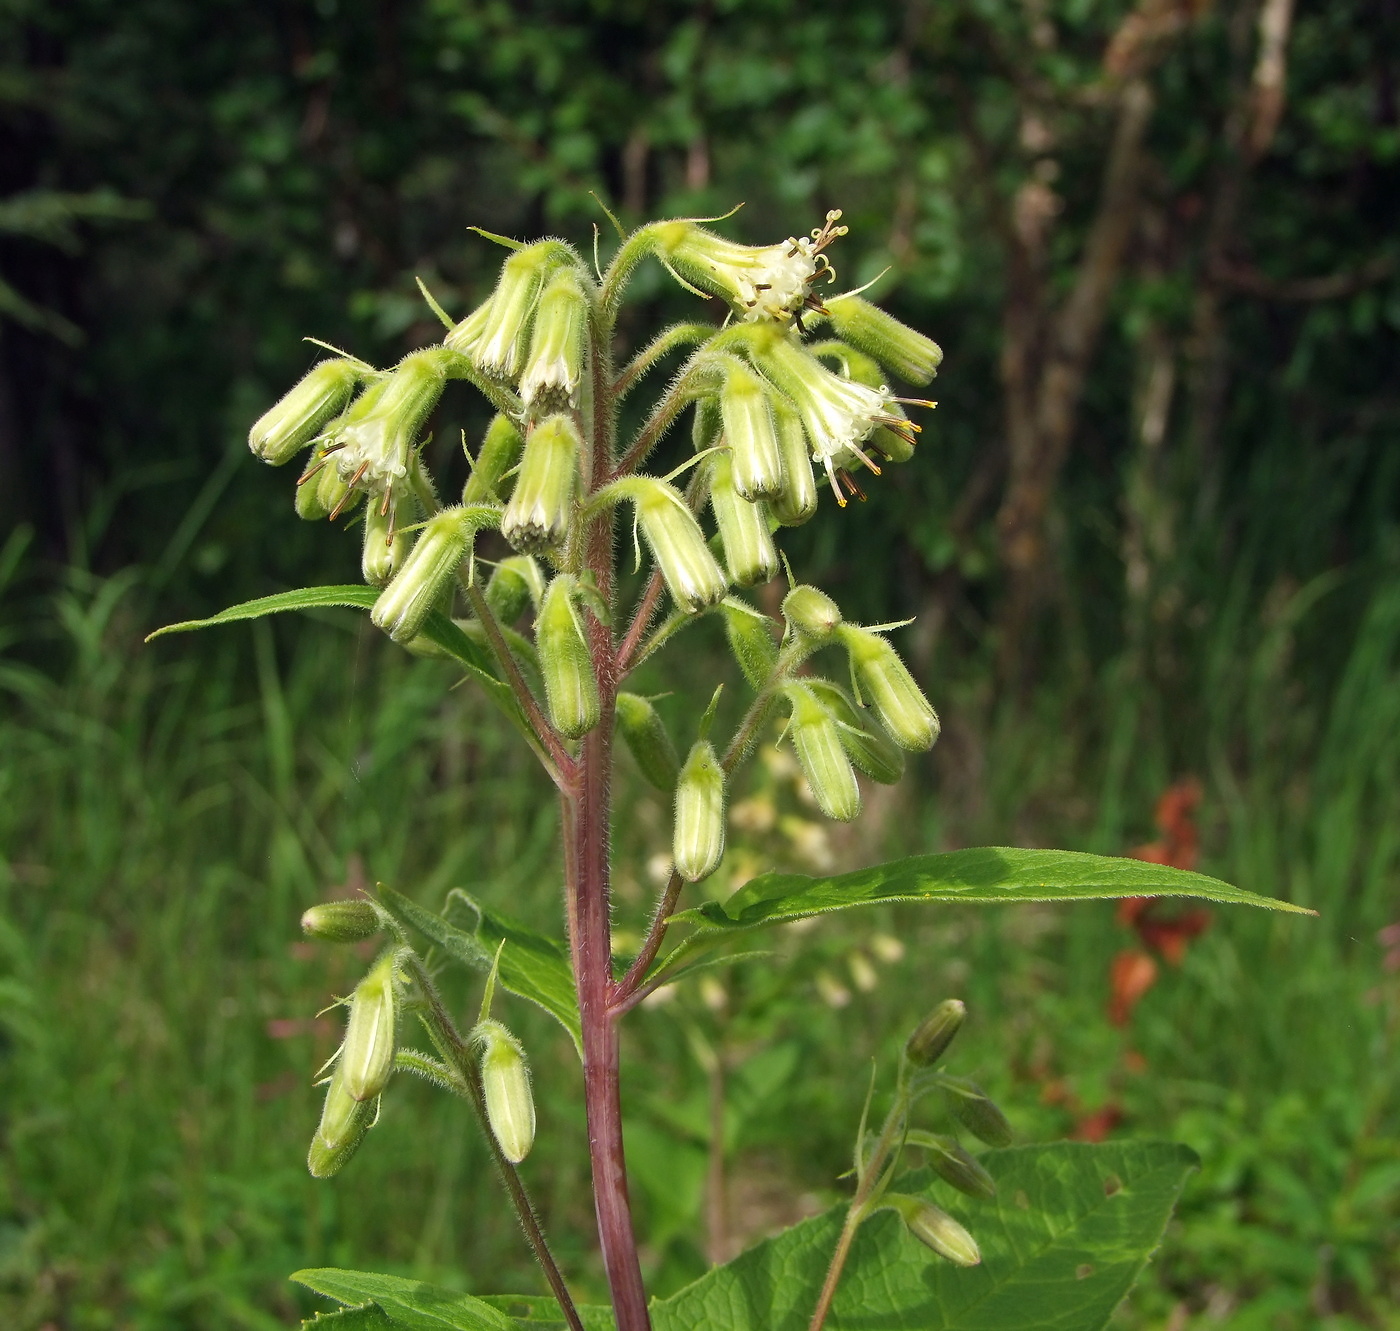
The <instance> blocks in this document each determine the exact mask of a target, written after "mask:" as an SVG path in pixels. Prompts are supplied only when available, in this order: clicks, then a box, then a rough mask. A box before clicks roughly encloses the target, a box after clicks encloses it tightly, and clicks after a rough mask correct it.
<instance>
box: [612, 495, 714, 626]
mask: <svg viewBox="0 0 1400 1331" xmlns="http://www.w3.org/2000/svg"><path fill="white" fill-rule="evenodd" d="M622 484H623V485H625V486H626V494H627V496H628V497H629V498H630V499H631V500H632V501H633V503H634V504H635V505H636V509H637V522H638V525H639V526H640V527H641V529H642V535H643V536H644V537H645V538H646V543H647V547H648V548H649V549H650V550H651V554H652V558H653V559H654V560H655V561H656V567H657V568H658V569H660V570H661V576H662V578H663V579H665V582H666V589H667V591H669V592H670V593H671V597H672V599H673V600H674V601H675V603H676V604H677V605H678V606H679V607H680V608H681V609H682V610H684V611H685V612H686V614H694V613H695V612H696V611H697V610H703V609H705V607H706V606H710V605H718V604H719V602H720V601H722V600H724V596H725V593H726V592H727V591H728V590H729V584H728V583H727V582H726V581H725V577H724V570H723V569H721V568H720V566H719V564H718V563H717V562H716V561H715V557H714V555H712V554H711V553H710V547H709V546H708V545H707V544H706V543H705V534H704V532H702V531H701V530H700V524H699V523H698V522H696V520H695V515H694V514H693V513H692V512H691V511H690V509H689V508H688V507H687V506H686V502H685V500H684V498H682V496H681V493H680V491H679V490H677V489H676V488H675V487H674V486H671V485H668V484H667V483H666V482H665V481H659V480H657V479H655V477H651V476H632V477H629V478H628V479H627V480H626V481H625V482H623V483H622Z"/></svg>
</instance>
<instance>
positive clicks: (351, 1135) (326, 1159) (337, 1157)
mask: <svg viewBox="0 0 1400 1331" xmlns="http://www.w3.org/2000/svg"><path fill="white" fill-rule="evenodd" d="M378 1112H379V1106H378V1104H377V1103H376V1102H375V1101H373V1100H368V1101H365V1100H356V1099H354V1098H353V1097H352V1096H351V1095H350V1093H349V1092H348V1091H347V1090H346V1089H345V1081H344V1078H343V1077H342V1076H341V1075H340V1069H339V1068H337V1069H336V1070H335V1072H334V1074H333V1075H332V1076H331V1080H330V1084H329V1085H328V1086H327V1087H326V1102H325V1104H324V1105H323V1106H322V1107H321V1121H320V1123H319V1124H318V1125H317V1127H316V1132H315V1134H314V1135H313V1136H312V1138H311V1149H310V1150H309V1151H308V1152H307V1154H306V1167H307V1168H308V1169H309V1170H310V1171H311V1177H312V1178H330V1177H331V1175H332V1174H335V1173H338V1172H339V1171H340V1170H341V1169H342V1168H344V1166H345V1165H346V1164H348V1163H349V1161H350V1157H351V1156H353V1155H354V1154H355V1152H356V1151H357V1150H358V1149H359V1146H360V1142H361V1141H362V1140H363V1139H364V1135H365V1133H366V1132H368V1131H369V1130H370V1128H371V1127H372V1126H373V1125H374V1120H375V1118H376V1117H377V1115H378Z"/></svg>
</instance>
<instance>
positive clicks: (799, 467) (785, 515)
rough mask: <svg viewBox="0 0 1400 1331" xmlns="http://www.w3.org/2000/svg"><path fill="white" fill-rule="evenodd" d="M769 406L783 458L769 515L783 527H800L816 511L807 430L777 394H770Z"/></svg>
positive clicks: (815, 496) (793, 410)
mask: <svg viewBox="0 0 1400 1331" xmlns="http://www.w3.org/2000/svg"><path fill="white" fill-rule="evenodd" d="M770 405H771V406H772V408H773V424H774V426H775V428H776V429H777V432H778V452H779V454H780V456H781V457H782V460H783V488H782V490H781V491H780V492H779V493H778V494H777V495H776V496H775V497H774V498H773V500H772V501H771V507H772V510H773V516H774V517H775V518H777V519H778V521H779V522H781V523H782V524H783V526H784V527H800V526H801V525H802V524H803V523H804V522H806V521H807V520H808V519H809V518H810V517H812V515H813V514H814V513H816V511H817V479H816V477H815V476H814V475H813V474H812V456H811V453H810V451H809V450H808V447H807V431H806V430H804V429H803V428H802V417H801V416H799V415H798V413H797V408H796V407H794V406H793V405H792V403H791V402H789V401H788V400H787V399H786V398H785V397H783V396H782V395H781V394H778V393H775V394H773V396H772V398H771V400H770Z"/></svg>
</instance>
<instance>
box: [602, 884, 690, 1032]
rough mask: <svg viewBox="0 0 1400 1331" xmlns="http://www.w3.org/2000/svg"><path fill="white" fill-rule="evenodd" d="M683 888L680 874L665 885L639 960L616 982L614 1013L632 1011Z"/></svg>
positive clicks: (638, 954) (638, 955)
mask: <svg viewBox="0 0 1400 1331" xmlns="http://www.w3.org/2000/svg"><path fill="white" fill-rule="evenodd" d="M684 886H685V880H684V879H683V878H682V877H681V876H680V874H678V873H675V872H674V871H673V872H672V874H671V878H670V881H669V882H668V883H667V884H666V890H665V891H664V892H663V893H662V894H661V900H660V901H658V902H657V903H656V914H655V915H653V916H652V917H651V925H650V927H649V928H648V929H647V936H646V938H645V939H644V940H643V942H642V950H641V951H640V952H638V953H637V958H636V960H635V961H633V963H632V964H631V965H630V966H629V967H628V968H627V974H626V975H624V976H623V977H622V979H620V980H619V981H618V982H617V987H616V997H615V998H614V1000H613V1004H614V1010H615V1011H617V1010H621V1011H624V1012H625V1011H630V1010H631V1008H632V1006H633V1004H632V1003H630V1002H629V1001H628V1000H629V999H631V998H632V997H633V995H634V994H635V993H636V992H637V989H638V987H639V986H640V985H641V983H642V981H643V980H644V979H646V973H647V971H648V970H649V969H650V968H651V963H652V962H653V961H655V960H656V954H657V953H658V952H659V951H661V944H662V942H663V941H665V938H666V921H667V920H668V919H670V917H671V912H672V911H673V910H675V908H676V902H677V901H678V900H680V895H681V889H682V888H683V887H684Z"/></svg>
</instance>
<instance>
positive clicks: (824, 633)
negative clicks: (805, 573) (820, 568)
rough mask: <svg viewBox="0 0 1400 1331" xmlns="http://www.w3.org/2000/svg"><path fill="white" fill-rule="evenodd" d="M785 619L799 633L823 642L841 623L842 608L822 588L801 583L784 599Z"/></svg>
mask: <svg viewBox="0 0 1400 1331" xmlns="http://www.w3.org/2000/svg"><path fill="white" fill-rule="evenodd" d="M783 618H784V619H785V620H787V622H788V625H789V626H790V627H791V628H793V629H796V630H797V632H798V633H804V634H806V635H807V637H809V638H816V639H818V640H822V639H826V638H829V637H831V635H832V633H834V632H835V631H836V626H837V625H838V624H839V623H841V607H840V606H838V605H837V604H836V602H835V601H833V600H832V599H831V597H829V596H828V595H827V594H826V593H825V592H824V591H822V590H821V588H820V587H813V586H810V585H809V584H807V583H801V584H799V585H798V586H796V587H794V588H793V589H792V590H791V591H790V592H789V593H788V594H787V595H786V596H785V597H783Z"/></svg>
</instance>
